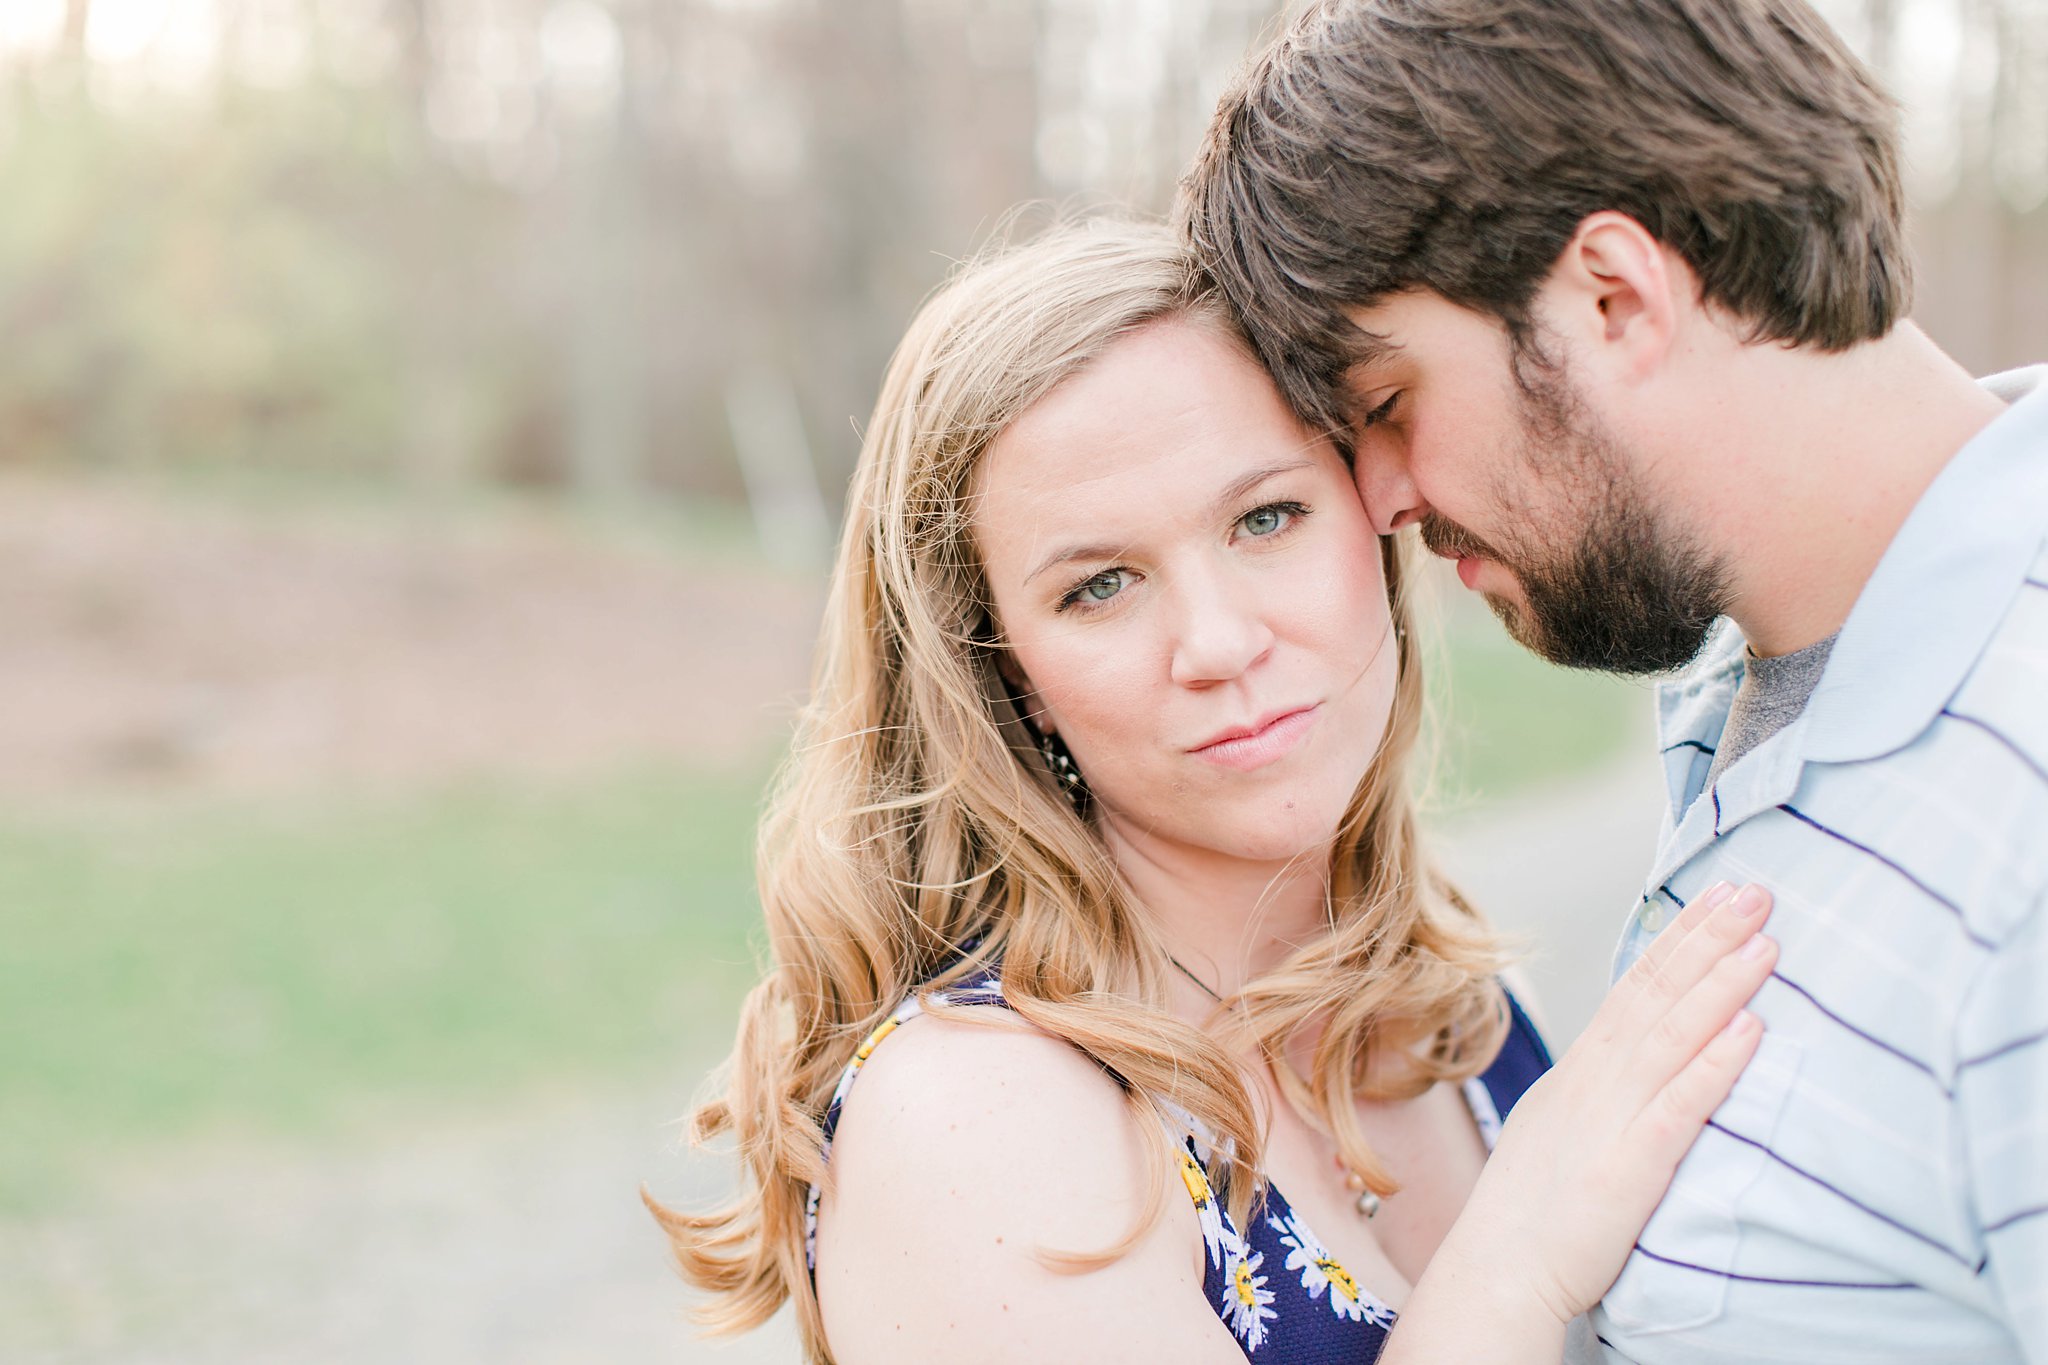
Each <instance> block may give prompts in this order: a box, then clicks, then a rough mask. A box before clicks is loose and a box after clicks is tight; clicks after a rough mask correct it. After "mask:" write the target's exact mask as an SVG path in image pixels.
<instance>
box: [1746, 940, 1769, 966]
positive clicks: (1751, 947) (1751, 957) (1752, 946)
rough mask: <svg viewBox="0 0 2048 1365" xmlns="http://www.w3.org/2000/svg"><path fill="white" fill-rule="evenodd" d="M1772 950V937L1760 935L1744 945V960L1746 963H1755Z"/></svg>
mask: <svg viewBox="0 0 2048 1365" xmlns="http://www.w3.org/2000/svg"><path fill="white" fill-rule="evenodd" d="M1770 950H1771V940H1770V936H1769V935H1768V934H1758V935H1756V937H1754V938H1752V939H1750V941H1749V942H1747V943H1745V944H1743V945H1742V955H1741V956H1742V960H1743V961H1744V962H1754V961H1756V960H1757V959H1758V958H1760V957H1762V956H1763V955H1764V954H1765V953H1768V952H1769V951H1770Z"/></svg>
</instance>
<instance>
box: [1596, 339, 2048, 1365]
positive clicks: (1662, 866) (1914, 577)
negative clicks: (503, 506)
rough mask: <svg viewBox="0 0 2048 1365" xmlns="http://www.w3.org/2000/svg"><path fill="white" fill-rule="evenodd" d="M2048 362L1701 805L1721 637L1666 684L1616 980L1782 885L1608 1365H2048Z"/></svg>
mask: <svg viewBox="0 0 2048 1365" xmlns="http://www.w3.org/2000/svg"><path fill="white" fill-rule="evenodd" d="M2044 377H2048V367H2036V368H2035V369H2034V370H2031V371H2025V372H2019V373H2016V374H2014V375H2011V376H2002V377H2001V378H2000V379H1999V380H1993V381H1987V383H1989V384H1991V385H1992V387H1994V388H1996V389H1998V390H1999V391H2000V392H2001V393H2002V394H2003V395H2004V396H2006V397H2007V398H2008V399H2016V400H2017V401H2014V402H2013V405H2012V406H2011V407H2010V408H2009V409H2008V410H2007V411H2006V412H2005V413H2003V414H2001V415H2000V416H1999V417H1998V418H1997V419H1996V420H1995V421H1993V422H1992V423H1991V424H1990V425H1989V426H1987V427H1986V428H1985V429H1984V430H1983V431H1982V432H1981V433H1979V434H1978V436H1977V437H1976V438H1974V439H1973V440H1971V441H1970V442H1969V444H1968V445H1966V446H1965V447H1964V448H1963V449H1962V450H1961V451H1960V452H1958V453H1957V454H1956V456H1955V457H1954V459H1952V460H1951V461H1950V462H1949V464H1948V466H1947V468H1946V469H1944V470H1943V472H1942V473H1941V474H1940V476H1939V477H1938V478H1937V479H1936V480H1935V482H1934V483H1933V484H1932V485H1931V486H1930V487H1929V489H1928V490H1927V492H1926V494H1925V495H1924V496H1923V497H1922V498H1921V500H1920V502H1919V504H1918V505H1917V506H1916V507H1915V508H1914V510H1913V513H1912V515H1911V516H1910V517H1909V518H1908V520H1907V521H1906V524H1905V525H1904V526H1903V527H1902V528H1901V529H1900V531H1899V533H1898V535H1897V537H1896V538H1895V539H1894V540H1893V542H1892V544H1891V546H1890V548H1889V549H1888V550H1887V551H1886V553H1885V556H1884V558H1883V560H1882V561H1881V562H1880V564H1879V565H1878V568H1877V570H1876V572H1875V573H1874V574H1873V575H1872V576H1871V579H1870V581H1869V583H1868V584H1867V585H1865V587H1864V590H1863V593H1862V595H1861V596H1860V597H1859V598H1858V600H1857V603H1856V606H1855V609H1854V611H1853V612H1852V613H1851V614H1850V616H1849V619H1848V622H1847V623H1846V624H1845V625H1844V627H1843V629H1842V633H1841V636H1840V638H1839V640H1838V641H1837V643H1836V645H1835V648H1834V653H1833V655H1832V656H1831V657H1830V659H1829V661H1828V666H1827V671H1826V673H1825V674H1824V675H1823V677H1822V679H1821V682H1820V685H1819V687H1818V688H1817V689H1816V690H1815V692H1814V694H1813V698H1812V700H1811V701H1810V702H1809V703H1808V705H1807V708H1806V711H1805V713H1804V714H1803V715H1802V716H1801V717H1800V718H1799V719H1798V720H1796V721H1794V722H1793V723H1792V724H1791V725H1790V726H1788V727H1786V728H1785V729H1784V730H1781V731H1780V732H1778V733H1777V734H1776V735H1773V736H1772V737H1771V738H1769V739H1767V740H1765V741H1764V742H1763V743H1762V744H1760V745H1758V746H1757V748H1756V749H1754V750H1752V751H1751V752H1749V753H1747V754H1745V755H1743V756H1742V757H1741V758H1740V759H1738V760H1737V761H1736V762H1735V763H1734V764H1732V765H1731V766H1730V767H1729V768H1728V769H1727V771H1725V772H1724V773H1722V774H1721V776H1720V779H1719V780H1718V781H1717V782H1716V783H1715V784H1714V785H1713V786H1712V787H1711V788H1707V789H1705V790H1702V787H1703V786H1704V784H1705V779H1706V776H1707V771H1708V768H1709V767H1710V765H1711V764H1712V761H1713V752H1714V744H1715V741H1716V740H1717V739H1718V738H1719V736H1720V732H1721V727H1722V724H1723V722H1724V721H1725V720H1726V719H1727V715H1728V706H1729V703H1730V701H1731V700H1732V698H1733V696H1734V694H1735V689H1736V687H1737V685H1738V684H1739V682H1740V680H1741V676H1742V655H1743V641H1742V638H1741V635H1740V634H1739V632H1737V631H1735V630H1734V629H1733V628H1732V626H1729V625H1726V624H1724V626H1723V628H1722V630H1721V632H1720V634H1719V635H1718V636H1717V637H1716V638H1715V640H1714V641H1713V642H1712V643H1711V644H1710V645H1709V647H1708V650H1707V653H1706V654H1705V655H1704V656H1703V657H1702V659H1701V661H1700V662H1699V664H1698V665H1696V666H1695V667H1694V668H1692V669H1691V670H1689V671H1688V672H1687V674H1686V675H1685V676H1684V677H1682V678H1681V679H1679V680H1678V681H1676V682H1674V683H1671V684H1669V685H1667V686H1665V687H1664V688H1662V689H1660V693H1659V698H1658V705H1659V712H1660V715H1659V720H1660V742H1661V744H1662V746H1663V749H1664V764H1665V773H1666V777H1667V780H1668V785H1669V789H1670V798H1671V805H1670V813H1669V814H1668V815H1667V818H1666V822H1665V826H1664V836H1663V840H1662V844H1661V847H1660V850H1659V852H1658V855H1657V860H1656V862H1655V864H1654V867H1653V870H1652V873H1651V876H1650V878H1649V880H1648V882H1647V884H1646V886H1645V889H1644V894H1643V899H1642V903H1641V904H1640V906H1639V907H1638V908H1637V910H1636V912H1635V914H1634V916H1633V917H1632V919H1631V921H1630V923H1629V926H1628V928H1627V930H1626V931H1625V933H1624V935H1623V938H1622V943H1621V948H1620V951H1619V953H1618V954H1617V958H1616V973H1617V975H1618V974H1619V973H1620V972H1621V971H1622V970H1625V969H1626V967H1627V966H1628V964H1629V963H1631V962H1633V961H1634V960H1635V958H1636V956H1637V955H1638V954H1639V953H1640V952H1641V951H1642V949H1643V948H1644V946H1645V945H1647V943H1648V942H1649V941H1650V939H1651V938H1653V937H1654V936H1655V935H1656V933H1657V932H1658V931H1659V930H1660V929H1661V928H1663V927H1664V925H1665V924H1667V923H1669V922H1670V920H1671V919H1672V918H1674V917H1675V916H1676V915H1677V913H1678V910H1679V908H1680V907H1682V906H1683V905H1684V904H1685V902H1686V901H1687V900H1688V899H1690V898H1691V897H1692V896H1693V895H1695V894H1697V893H1698V892H1700V891H1703V890H1705V889H1706V888H1707V887H1708V886H1710V885H1712V884H1713V883H1715V882H1717V881H1722V880H1727V881H1730V882H1734V883H1736V884H1738V885H1739V884H1741V883H1744V882H1752V881H1753V882H1760V883H1762V884H1763V885H1765V886H1767V887H1769V888H1770V889H1771V890H1772V891H1773V892H1774V893H1775V895H1776V897H1777V908H1776V910H1775V911H1774V913H1773V915H1772V919H1771V923H1770V932H1771V933H1772V934H1773V935H1774V936H1775V937H1776V938H1777V939H1778V940H1779V942H1780V943H1781V944H1782V946H1783V952H1782V954H1781V956H1780V960H1779V962H1778V967H1777V970H1776V971H1775V972H1774V973H1773V974H1772V977H1771V979H1770V980H1769V981H1767V982H1766V983H1765V984H1764V987H1763V989H1762V990H1761V991H1760V992H1759V993H1758V995H1757V999H1756V1003H1755V1006H1754V1008H1755V1009H1756V1011H1757V1012H1758V1013H1759V1014H1760V1015H1762V1016H1763V1019H1764V1021H1765V1025H1766V1031H1765V1034H1764V1038H1763V1042H1762V1045H1761V1047H1760V1048H1759V1050H1758V1053H1757V1056H1756V1058H1755V1060H1754V1061H1753V1062H1751V1064H1750V1066H1749V1069H1748V1070H1747V1071H1746V1072H1745V1073H1744V1075H1743V1077H1742V1079H1741V1081H1740V1082H1739V1083H1738V1084H1737V1086H1736V1088H1735V1092H1734V1094H1733V1095H1731V1096H1730V1097H1729V1099H1728V1102H1727V1103H1726V1104H1724V1105H1723V1106H1722V1107H1721V1109H1720V1111H1719V1112H1718V1113H1717V1114H1715V1116H1714V1119H1713V1121H1712V1123H1711V1124H1710V1125H1709V1126H1708V1129H1707V1131H1706V1132H1705V1133H1704V1134H1702V1135H1701V1137H1700V1140H1699V1142H1698V1143H1697V1144H1696V1145H1695V1146H1694V1148H1693V1150H1692V1153H1691V1154H1690V1155H1689V1156H1688V1157H1687V1158H1686V1160H1685V1162H1684V1164H1683V1165H1682V1166H1681V1167H1680V1168H1679V1171H1678V1175H1677V1178H1676V1179H1675V1180H1674V1181H1673V1183H1672V1186H1671V1190H1670V1193H1669V1194H1668V1195H1666V1197H1665V1199H1664V1202H1663V1204H1662V1205H1661V1206H1660V1207H1659V1208H1658V1210H1657V1212H1656V1215H1655V1216H1654V1217H1652V1218H1651V1220H1650V1223H1649V1226H1648V1227H1646V1228H1644V1230H1643V1233H1642V1236H1641V1239H1640V1240H1639V1241H1638V1243H1637V1248H1636V1251H1635V1253H1634V1254H1633V1255H1632V1256H1631V1257H1630V1258H1629V1261H1628V1265H1627V1267H1626V1268H1625V1269H1624V1270H1623V1272H1622V1275H1621V1278H1620V1280H1619V1281H1617V1282H1616V1284H1615V1286H1614V1288H1613V1289H1612V1290H1611V1291H1610V1292H1609V1293H1608V1295H1607V1298H1606V1300H1605V1302H1604V1303H1603V1304H1602V1305H1601V1306H1600V1308H1599V1309H1598V1310H1596V1311H1595V1312H1594V1313H1593V1314H1592V1316H1591V1320H1590V1327H1591V1329H1592V1331H1593V1333H1595V1334H1597V1337H1598V1340H1599V1342H1600V1343H1601V1346H1602V1347H1604V1355H1605V1359H1606V1360H1608V1361H1616V1360H1629V1361H1639V1362H1643V1363H1644V1365H1682V1363H1683V1365H1691V1363H1692V1362H1709V1361H1713V1362H1722V1361H1759V1362H1760V1361H1787V1362H1792V1361H1796V1362H1799V1365H1826V1363H1827V1362H1836V1361H1840V1362H1850V1361H1853V1362H1857V1363H1858V1365H1873V1363H1875V1362H1906V1361H1914V1362H1936V1361H1938V1362H1942V1365H1963V1363H1964V1362H1984V1363H1985V1365H1991V1363H1992V1362H1997V1363H1998V1365H2006V1363H2007V1362H2023V1361H2024V1362H2031V1363H2032V1365H2048V909H2044V900H2048V383H2044V382H2043V380H2044Z"/></svg>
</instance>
